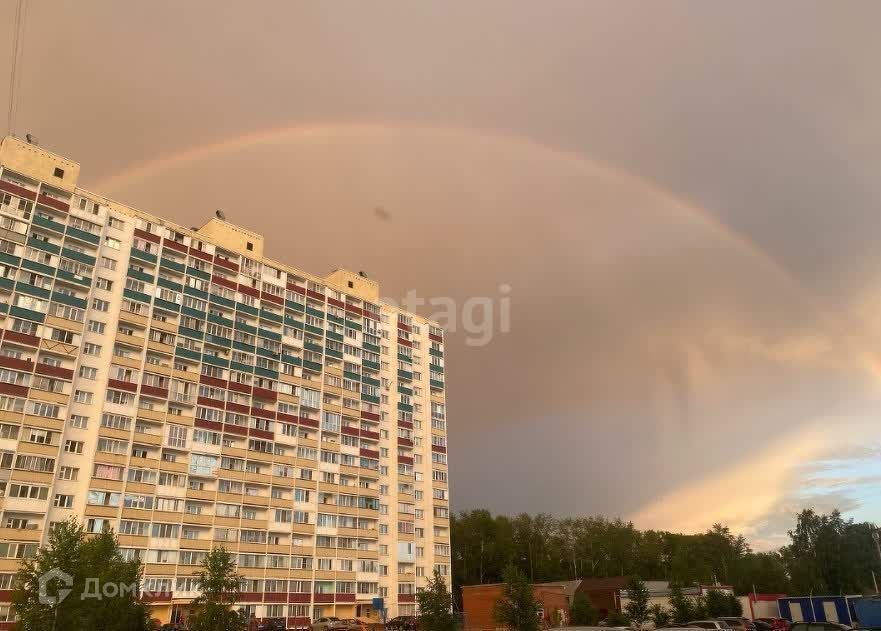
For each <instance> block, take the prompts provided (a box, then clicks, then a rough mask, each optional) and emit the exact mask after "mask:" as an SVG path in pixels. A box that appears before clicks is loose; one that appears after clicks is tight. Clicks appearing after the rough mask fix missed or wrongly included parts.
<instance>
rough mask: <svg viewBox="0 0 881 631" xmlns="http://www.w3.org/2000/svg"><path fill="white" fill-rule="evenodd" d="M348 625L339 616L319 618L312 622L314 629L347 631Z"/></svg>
mask: <svg viewBox="0 0 881 631" xmlns="http://www.w3.org/2000/svg"><path fill="white" fill-rule="evenodd" d="M347 627H348V625H347V624H346V623H345V622H343V621H342V620H340V619H339V618H337V617H336V616H331V617H329V618H319V619H318V620H315V621H314V622H313V623H312V631H346V629H347Z"/></svg>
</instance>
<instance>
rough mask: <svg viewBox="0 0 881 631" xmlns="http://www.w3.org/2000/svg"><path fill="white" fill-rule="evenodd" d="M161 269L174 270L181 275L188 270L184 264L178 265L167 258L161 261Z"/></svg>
mask: <svg viewBox="0 0 881 631" xmlns="http://www.w3.org/2000/svg"><path fill="white" fill-rule="evenodd" d="M159 267H164V268H165V269H170V270H174V271H175V272H180V273H184V272H185V271H186V269H187V266H186V265H184V264H183V263H177V262H175V261H171V260H169V259H165V258H162V259H159Z"/></svg>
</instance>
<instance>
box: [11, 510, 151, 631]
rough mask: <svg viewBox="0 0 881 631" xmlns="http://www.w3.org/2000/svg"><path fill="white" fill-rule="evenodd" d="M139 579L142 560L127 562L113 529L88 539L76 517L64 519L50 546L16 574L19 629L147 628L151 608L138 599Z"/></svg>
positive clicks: (111, 630)
mask: <svg viewBox="0 0 881 631" xmlns="http://www.w3.org/2000/svg"><path fill="white" fill-rule="evenodd" d="M47 577H49V578H47ZM41 578H42V579H43V581H44V583H45V588H44V589H43V595H42V597H41V594H40V582H41ZM140 581H141V566H140V563H138V561H124V560H123V558H122V556H121V555H120V552H119V542H118V540H117V539H116V536H115V535H114V534H113V532H111V531H109V530H105V531H104V532H101V533H99V534H96V535H92V536H91V538H89V536H87V534H86V532H85V530H83V527H82V525H81V524H79V522H77V521H76V520H75V519H70V520H69V521H65V522H61V523H59V524H57V525H55V526H54V527H53V528H52V529H51V530H50V531H49V539H48V545H46V546H45V547H43V548H40V549H39V550H38V551H37V553H36V556H35V557H34V558H33V559H29V560H27V561H24V562H23V563H22V566H21V569H20V570H19V572H18V574H17V576H16V589H15V592H14V593H13V596H12V602H13V607H14V609H15V612H16V613H17V614H18V616H19V622H18V623H17V625H16V629H18V630H19V631H48V630H50V629H54V630H57V631H61V630H62V629H63V630H65V631H67V630H68V629H70V630H71V631H80V630H88V631H128V630H131V631H142V630H145V629H147V628H148V627H147V624H148V609H147V607H146V605H144V604H143V603H142V602H141V601H140V600H139V599H138V591H139V589H140ZM66 590H70V591H69V592H68V591H66ZM47 596H48V597H49V598H48V599H47V598H46V597H47ZM41 601H42V602H41Z"/></svg>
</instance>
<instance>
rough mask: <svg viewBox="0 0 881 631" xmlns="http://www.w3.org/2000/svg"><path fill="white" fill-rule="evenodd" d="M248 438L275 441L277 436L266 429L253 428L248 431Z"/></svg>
mask: <svg viewBox="0 0 881 631" xmlns="http://www.w3.org/2000/svg"><path fill="white" fill-rule="evenodd" d="M248 436H253V437H254V438H263V439H265V440H274V439H275V434H273V433H272V432H267V431H266V430H265V429H257V428H254V427H251V428H250V429H248Z"/></svg>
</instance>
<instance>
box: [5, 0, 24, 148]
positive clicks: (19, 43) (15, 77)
mask: <svg viewBox="0 0 881 631" xmlns="http://www.w3.org/2000/svg"><path fill="white" fill-rule="evenodd" d="M26 23H27V2H26V0H18V5H16V7H15V19H14V20H13V32H12V60H11V63H10V71H9V107H8V109H7V113H6V126H7V129H8V130H9V133H10V134H11V133H13V132H14V131H15V116H16V114H17V112H18V99H19V94H18V88H19V86H20V85H21V75H20V73H19V72H18V67H19V65H20V61H21V56H22V51H23V49H24V45H23V43H24V37H23V31H24V25H25V24H26Z"/></svg>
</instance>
